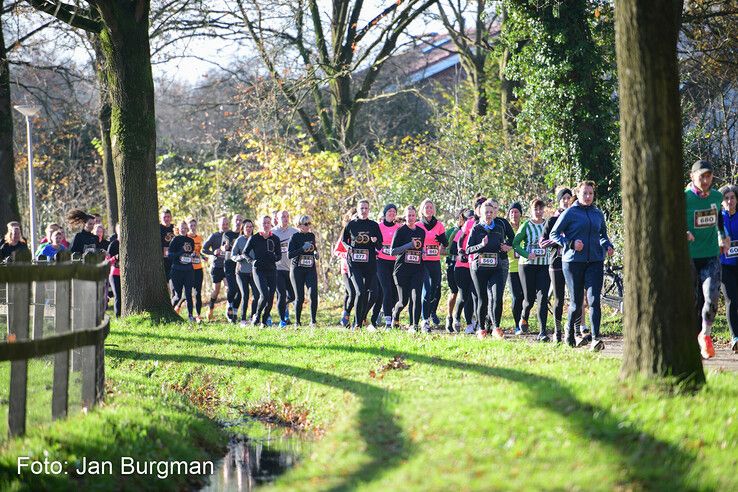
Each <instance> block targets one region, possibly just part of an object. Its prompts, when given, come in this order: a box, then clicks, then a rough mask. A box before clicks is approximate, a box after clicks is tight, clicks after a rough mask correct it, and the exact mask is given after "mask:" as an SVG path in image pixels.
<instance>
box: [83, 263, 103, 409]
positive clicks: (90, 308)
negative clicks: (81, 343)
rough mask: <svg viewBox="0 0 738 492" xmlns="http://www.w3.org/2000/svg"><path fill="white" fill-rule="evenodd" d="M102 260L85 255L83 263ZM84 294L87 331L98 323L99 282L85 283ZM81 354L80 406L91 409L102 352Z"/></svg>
mask: <svg viewBox="0 0 738 492" xmlns="http://www.w3.org/2000/svg"><path fill="white" fill-rule="evenodd" d="M102 260H103V257H101V255H100V254H98V253H91V252H88V253H85V255H84V262H85V263H89V264H98V263H100V262H101V261H102ZM83 289H84V292H85V293H86V295H85V297H84V301H83V302H84V307H85V308H86V309H83V311H84V312H85V313H84V315H83V316H82V318H83V319H84V326H83V327H82V328H83V329H89V328H92V327H94V326H97V325H98V324H99V323H100V320H101V319H102V318H100V302H101V300H100V295H101V294H100V292H101V289H100V281H97V282H89V281H88V282H85V286H84V288H83ZM80 351H81V353H82V406H83V407H87V408H88V409H91V408H92V407H93V406H94V405H95V404H96V403H97V402H98V401H99V398H100V393H99V386H100V384H99V383H98V371H99V368H100V365H101V364H102V363H103V361H102V360H100V359H99V355H100V354H99V352H100V351H102V346H100V347H98V345H97V344H96V345H92V346H89V347H82V349H81V350H80Z"/></svg>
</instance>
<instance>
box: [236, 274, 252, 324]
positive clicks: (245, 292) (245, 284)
mask: <svg viewBox="0 0 738 492" xmlns="http://www.w3.org/2000/svg"><path fill="white" fill-rule="evenodd" d="M246 275H247V274H246V273H245V272H238V273H237V274H236V283H238V290H239V291H241V299H242V300H243V303H242V304H241V321H246V310H247V308H248V304H249V303H248V299H249V288H250V287H251V285H250V284H249V279H248V277H247V276H246Z"/></svg>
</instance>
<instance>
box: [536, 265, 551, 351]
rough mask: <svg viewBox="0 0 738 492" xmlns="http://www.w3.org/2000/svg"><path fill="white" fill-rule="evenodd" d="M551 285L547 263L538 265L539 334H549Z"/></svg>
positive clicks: (540, 335) (542, 335)
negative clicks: (549, 295) (549, 294)
mask: <svg viewBox="0 0 738 492" xmlns="http://www.w3.org/2000/svg"><path fill="white" fill-rule="evenodd" d="M549 287H551V279H550V278H549V276H548V267H547V266H546V265H536V302H537V303H538V335H539V337H541V338H542V337H544V336H546V335H547V334H548V330H547V327H546V324H547V323H548V289H549Z"/></svg>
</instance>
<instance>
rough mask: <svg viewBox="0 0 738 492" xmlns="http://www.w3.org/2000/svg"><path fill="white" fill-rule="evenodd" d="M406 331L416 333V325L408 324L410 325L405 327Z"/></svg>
mask: <svg viewBox="0 0 738 492" xmlns="http://www.w3.org/2000/svg"><path fill="white" fill-rule="evenodd" d="M407 332H408V333H417V332H418V327H417V326H415V325H410V326H408V327H407Z"/></svg>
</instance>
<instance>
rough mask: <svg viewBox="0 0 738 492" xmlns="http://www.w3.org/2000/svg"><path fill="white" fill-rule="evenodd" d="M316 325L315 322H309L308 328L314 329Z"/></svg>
mask: <svg viewBox="0 0 738 492" xmlns="http://www.w3.org/2000/svg"><path fill="white" fill-rule="evenodd" d="M317 325H318V324H317V323H316V322H315V321H311V322H310V328H315V327H316V326H317Z"/></svg>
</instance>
